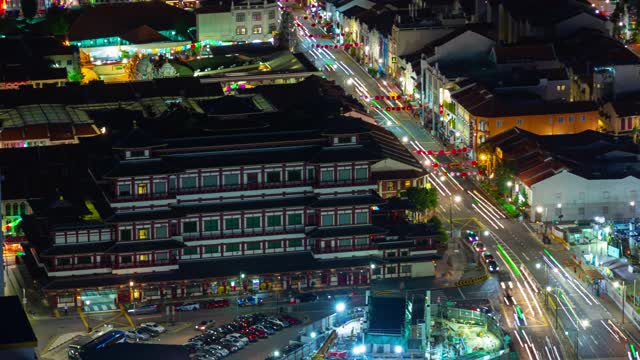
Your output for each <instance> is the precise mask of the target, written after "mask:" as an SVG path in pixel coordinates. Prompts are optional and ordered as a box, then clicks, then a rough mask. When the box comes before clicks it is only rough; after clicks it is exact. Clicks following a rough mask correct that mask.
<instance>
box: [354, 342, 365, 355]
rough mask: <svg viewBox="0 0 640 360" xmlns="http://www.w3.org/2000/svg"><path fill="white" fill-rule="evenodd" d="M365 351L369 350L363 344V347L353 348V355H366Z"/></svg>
mask: <svg viewBox="0 0 640 360" xmlns="http://www.w3.org/2000/svg"><path fill="white" fill-rule="evenodd" d="M365 351H367V348H366V347H365V346H364V344H363V345H358V346H355V347H354V348H353V353H354V354H355V355H360V354H364V353H365Z"/></svg>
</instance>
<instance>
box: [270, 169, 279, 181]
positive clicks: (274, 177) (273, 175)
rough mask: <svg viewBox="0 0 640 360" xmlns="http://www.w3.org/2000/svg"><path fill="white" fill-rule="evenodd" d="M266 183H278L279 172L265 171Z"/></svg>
mask: <svg viewBox="0 0 640 360" xmlns="http://www.w3.org/2000/svg"><path fill="white" fill-rule="evenodd" d="M267 182H268V183H277V182H280V171H267Z"/></svg>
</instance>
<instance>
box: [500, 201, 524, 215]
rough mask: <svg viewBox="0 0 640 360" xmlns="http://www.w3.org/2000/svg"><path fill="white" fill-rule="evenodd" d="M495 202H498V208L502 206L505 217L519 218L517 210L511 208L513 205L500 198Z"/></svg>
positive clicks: (513, 207)
mask: <svg viewBox="0 0 640 360" xmlns="http://www.w3.org/2000/svg"><path fill="white" fill-rule="evenodd" d="M496 200H497V201H498V203H499V204H500V206H502V208H503V209H504V210H505V211H506V212H507V215H509V216H511V217H514V218H516V217H518V216H520V211H518V209H516V207H515V206H513V204H511V203H508V202H506V201H505V200H504V199H502V198H497V199H496Z"/></svg>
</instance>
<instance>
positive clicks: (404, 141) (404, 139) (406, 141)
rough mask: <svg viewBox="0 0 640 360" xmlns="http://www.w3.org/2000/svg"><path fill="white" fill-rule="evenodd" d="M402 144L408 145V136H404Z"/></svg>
mask: <svg viewBox="0 0 640 360" xmlns="http://www.w3.org/2000/svg"><path fill="white" fill-rule="evenodd" d="M402 142H403V143H405V144H406V143H408V142H409V138H408V137H406V136H403V137H402Z"/></svg>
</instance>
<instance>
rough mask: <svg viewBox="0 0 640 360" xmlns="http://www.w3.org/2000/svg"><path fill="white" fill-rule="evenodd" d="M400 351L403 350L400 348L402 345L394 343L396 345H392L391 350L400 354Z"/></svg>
mask: <svg viewBox="0 0 640 360" xmlns="http://www.w3.org/2000/svg"><path fill="white" fill-rule="evenodd" d="M402 351H403V349H402V346H400V345H396V346H394V347H393V352H394V353H396V354H402Z"/></svg>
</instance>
